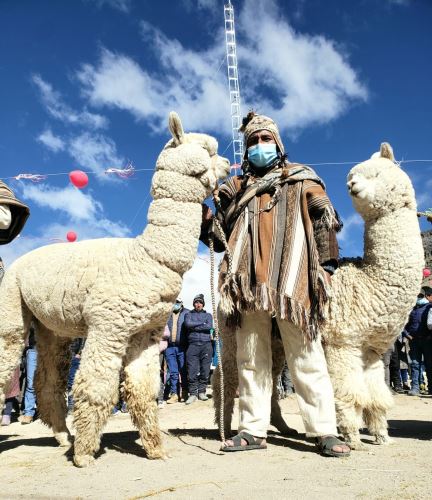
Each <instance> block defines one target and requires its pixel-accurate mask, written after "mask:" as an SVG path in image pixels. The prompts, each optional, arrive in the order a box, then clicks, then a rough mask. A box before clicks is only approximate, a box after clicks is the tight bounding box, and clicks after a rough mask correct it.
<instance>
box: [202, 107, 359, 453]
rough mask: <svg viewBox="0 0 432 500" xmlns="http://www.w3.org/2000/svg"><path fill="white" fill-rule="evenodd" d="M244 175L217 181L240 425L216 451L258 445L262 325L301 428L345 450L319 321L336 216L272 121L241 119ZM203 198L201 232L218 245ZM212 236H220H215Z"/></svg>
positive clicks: (264, 409) (329, 447) (262, 429)
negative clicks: (276, 339)
mask: <svg viewBox="0 0 432 500" xmlns="http://www.w3.org/2000/svg"><path fill="white" fill-rule="evenodd" d="M240 130H241V131H242V132H243V134H244V144H245V155H244V161H243V164H242V170H243V175H239V176H233V177H231V178H229V179H228V180H227V181H226V182H225V183H224V184H222V185H221V186H220V187H219V192H218V196H217V197H216V200H215V205H216V218H217V220H218V222H219V224H220V226H221V227H222V231H223V232H224V236H225V238H226V240H227V242H228V248H229V253H230V255H231V259H232V267H231V269H229V267H228V265H229V259H228V253H227V252H225V256H224V258H223V260H222V263H221V266H220V272H219V291H220V305H219V307H220V308H221V310H222V312H223V313H224V315H226V316H227V318H228V320H227V321H228V322H229V323H230V324H231V325H236V326H237V330H236V336H237V365H238V374H239V394H240V398H239V410H240V425H239V433H238V434H237V435H236V436H235V437H234V438H233V439H230V440H228V441H226V442H225V443H224V445H223V447H222V449H223V451H226V452H228V451H243V450H249V449H262V448H265V447H266V436H267V428H268V426H269V423H270V406H271V393H272V359H271V330H272V321H273V322H276V323H277V326H278V328H279V331H280V334H281V337H282V340H283V344H284V349H285V354H286V357H287V362H288V367H289V370H290V372H291V374H292V378H293V382H294V388H295V392H296V394H297V398H298V402H299V407H300V411H301V414H302V417H303V422H304V426H305V429H306V433H307V435H308V436H310V437H314V438H315V439H316V445H317V447H318V450H319V451H320V452H321V453H322V454H324V455H330V456H337V457H340V456H347V455H348V454H349V453H350V448H349V447H348V446H347V445H346V444H345V443H344V442H342V441H340V440H339V439H338V438H337V437H336V434H337V429H336V414H335V403H334V395H333V388H332V385H331V382H330V378H329V375H328V371H327V364H326V360H325V356H324V352H323V349H322V346H321V339H320V325H321V324H322V323H323V321H324V319H325V316H324V311H325V305H326V302H327V300H328V297H329V294H330V293H331V280H330V275H331V274H332V273H333V272H334V270H335V269H336V267H337V259H338V244H337V240H336V232H337V231H338V230H340V228H341V223H340V220H339V218H338V215H337V213H336V211H335V210H334V208H333V206H332V204H331V202H330V200H329V198H328V196H327V194H326V191H325V185H324V183H323V181H322V180H321V179H320V178H319V177H318V175H317V174H316V173H315V172H314V171H313V170H312V169H311V168H310V167H307V166H306V165H302V164H299V163H291V162H290V161H289V160H288V158H287V156H286V154H285V148H284V145H283V143H282V140H281V137H280V134H279V130H278V127H277V125H276V123H275V122H274V121H273V120H272V119H271V118H269V117H267V116H264V115H258V114H255V113H253V112H251V113H249V114H248V116H247V117H246V118H245V119H244V120H243V126H242V128H241V129H240ZM218 231H219V230H218V228H217V226H216V225H215V223H214V222H213V221H212V212H211V210H210V208H209V207H207V206H205V205H203V225H202V231H201V240H202V241H203V242H204V243H206V244H208V241H209V237H210V235H214V238H215V240H214V244H215V250H216V251H219V252H221V251H224V250H225V247H224V245H223V243H222V241H221V240H222V238H221V237H220V235H219V233H218ZM218 235H219V237H218Z"/></svg>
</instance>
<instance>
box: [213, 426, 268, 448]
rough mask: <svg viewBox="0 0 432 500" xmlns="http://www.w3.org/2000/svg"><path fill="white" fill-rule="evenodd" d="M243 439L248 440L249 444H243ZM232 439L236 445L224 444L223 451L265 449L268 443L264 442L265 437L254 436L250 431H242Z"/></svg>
mask: <svg viewBox="0 0 432 500" xmlns="http://www.w3.org/2000/svg"><path fill="white" fill-rule="evenodd" d="M242 439H243V440H244V441H246V443H247V444H244V445H242V444H241V441H242ZM231 441H232V442H233V445H234V446H222V447H221V451H225V452H231V451H246V450H265V449H266V448H267V444H266V443H263V441H265V438H259V437H255V436H252V435H251V434H249V433H248V432H245V431H241V432H239V433H238V434H237V435H236V436H234V437H233V438H232V439H231Z"/></svg>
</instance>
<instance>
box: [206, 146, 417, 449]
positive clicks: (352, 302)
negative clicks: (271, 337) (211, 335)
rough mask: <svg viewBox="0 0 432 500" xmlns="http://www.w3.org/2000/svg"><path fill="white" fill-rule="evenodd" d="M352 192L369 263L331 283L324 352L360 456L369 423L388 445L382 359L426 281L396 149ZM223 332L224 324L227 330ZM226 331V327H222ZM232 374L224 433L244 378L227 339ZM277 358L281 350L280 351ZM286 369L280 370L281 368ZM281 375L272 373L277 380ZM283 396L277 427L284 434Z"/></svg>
mask: <svg viewBox="0 0 432 500" xmlns="http://www.w3.org/2000/svg"><path fill="white" fill-rule="evenodd" d="M348 189H349V193H350V195H351V197H352V200H353V203H354V206H355V208H356V210H357V212H358V213H359V214H360V215H361V216H362V218H363V219H364V221H365V233H364V240H365V241H364V257H363V259H353V260H351V261H350V260H349V259H344V260H343V261H342V262H341V264H340V267H339V269H338V270H337V271H336V272H335V274H334V275H333V277H332V296H331V299H330V301H329V302H328V310H327V321H326V322H325V324H324V326H323V329H322V337H323V344H324V349H325V354H326V359H327V363H328V369H329V373H330V377H331V379H332V383H333V388H334V393H335V400H336V412H337V420H338V426H339V429H340V431H341V432H342V434H343V435H344V437H345V439H346V440H347V442H348V443H349V444H350V446H351V447H352V448H354V449H358V448H360V447H361V446H362V444H361V441H360V434H359V428H360V427H361V426H362V418H363V419H364V423H365V424H366V426H367V427H368V429H369V431H370V432H371V434H373V435H374V436H375V438H376V442H377V443H379V444H383V443H386V442H389V438H388V432H387V420H386V413H387V410H388V409H389V408H390V407H391V405H392V402H393V398H392V396H391V393H390V390H389V388H388V387H387V386H386V384H385V381H384V366H383V363H382V361H381V357H382V355H383V354H384V352H386V351H387V349H388V348H389V347H390V346H391V345H392V343H393V342H394V341H395V338H396V336H397V335H399V334H400V332H401V331H402V329H403V326H404V324H405V322H406V320H407V317H408V314H409V312H410V310H411V308H412V307H413V305H414V303H415V297H416V295H417V293H418V292H419V289H420V286H421V281H422V269H423V267H424V252H423V245H422V241H421V236H420V229H419V224H418V218H417V212H416V201H415V194H414V189H413V187H412V183H411V181H410V179H409V177H408V176H407V174H406V173H405V172H403V171H402V169H401V168H400V167H399V166H398V165H397V164H395V163H394V157H393V152H392V149H391V147H390V145H389V144H387V143H383V144H382V145H381V149H380V153H378V154H375V155H373V157H372V158H371V159H370V160H368V161H365V162H363V163H361V164H359V165H357V166H355V167H354V168H353V169H352V170H351V171H350V173H349V175H348ZM221 324H223V323H221ZM222 329H223V327H222ZM223 334H224V337H228V338H225V339H224V345H225V344H228V345H229V347H230V348H229V349H228V350H225V349H224V354H223V361H224V366H225V367H226V368H227V369H226V370H225V372H226V373H225V385H226V388H225V422H224V423H225V427H226V428H227V429H230V424H231V417H232V409H233V398H234V394H235V388H236V387H237V384H238V377H237V371H236V364H235V351H236V341H235V333H234V332H233V330H231V329H226V331H223ZM272 349H273V359H276V358H277V356H276V354H275V352H274V351H275V350H277V349H280V344H279V343H274V344H273V346H272ZM279 365H280V363H279ZM215 375H216V376H215V377H214V379H213V380H214V382H213V385H214V393H215V394H214V395H215V397H214V401H215V420H216V422H219V401H220V394H219V393H220V386H219V373H218V371H216V374H215ZM275 375H277V373H275V371H273V376H275ZM277 409H278V404H277V400H276V393H275V391H274V392H273V396H272V423H273V424H274V425H275V426H276V427H277V428H278V429H279V430H281V431H282V432H283V431H284V429H285V424H284V422H283V419H282V416H281V414H280V409H279V410H278V411H276V410H277Z"/></svg>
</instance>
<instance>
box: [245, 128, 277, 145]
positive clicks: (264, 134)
mask: <svg viewBox="0 0 432 500" xmlns="http://www.w3.org/2000/svg"><path fill="white" fill-rule="evenodd" d="M256 144H276V141H275V140H274V137H273V134H272V133H271V132H269V131H268V130H257V131H256V132H254V133H253V134H251V135H250V136H249V139H248V141H247V147H248V148H250V147H251V146H255V145H256Z"/></svg>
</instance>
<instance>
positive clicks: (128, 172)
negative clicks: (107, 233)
mask: <svg viewBox="0 0 432 500" xmlns="http://www.w3.org/2000/svg"><path fill="white" fill-rule="evenodd" d="M230 145H231V143H230V144H228V146H227V147H226V149H225V151H226V150H227V149H228V148H229V146H230ZM223 154H224V153H222V155H221V156H223ZM363 161H365V160H360V161H339V162H337V161H329V162H320V163H309V162H304V164H305V165H309V166H312V167H316V166H330V165H356V164H358V163H361V162H363ZM398 163H399V164H400V165H404V164H407V163H431V164H432V160H400V161H399V162H398ZM236 168H238V165H237V164H234V165H231V169H232V170H234V169H236ZM154 170H155V169H154V168H135V167H134V166H133V165H132V164H131V163H128V164H127V165H126V167H124V168H115V167H110V168H107V169H106V170H104V171H103V173H105V174H106V175H111V174H114V175H116V176H117V177H119V178H121V179H129V178H130V177H132V176H133V175H134V174H135V173H136V172H154ZM83 172H84V173H85V174H88V175H98V172H94V171H92V170H87V171H84V170H83ZM69 173H70V172H53V173H47V174H31V173H20V174H18V175H14V176H10V177H0V180H2V181H7V180H12V179H13V180H17V181H22V180H30V181H32V182H42V181H44V180H46V179H47V178H48V177H55V176H59V175H69Z"/></svg>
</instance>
